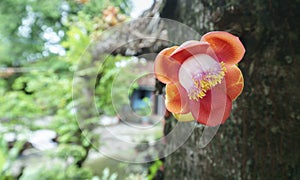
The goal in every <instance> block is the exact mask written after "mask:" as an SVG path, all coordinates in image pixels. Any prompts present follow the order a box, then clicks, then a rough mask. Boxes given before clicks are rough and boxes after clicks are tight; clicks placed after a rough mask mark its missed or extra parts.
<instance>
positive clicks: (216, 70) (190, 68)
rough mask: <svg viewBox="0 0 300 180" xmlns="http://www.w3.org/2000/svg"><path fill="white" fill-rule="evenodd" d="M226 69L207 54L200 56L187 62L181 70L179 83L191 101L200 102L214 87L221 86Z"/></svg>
mask: <svg viewBox="0 0 300 180" xmlns="http://www.w3.org/2000/svg"><path fill="white" fill-rule="evenodd" d="M225 72H226V68H225V64H224V63H223V62H221V63H219V62H217V61H216V60H214V59H213V58H212V57H210V56H208V55H206V54H200V55H196V56H194V57H192V58H191V59H188V60H186V61H185V62H184V63H183V64H182V67H181V68H180V70H179V82H180V83H181V85H182V86H183V87H184V88H185V89H186V91H187V92H188V95H189V98H190V99H191V100H196V101H198V100H199V99H201V98H203V97H204V96H205V95H206V92H207V91H208V90H209V89H211V88H212V87H214V86H216V85H217V84H220V83H221V81H222V79H223V78H224V76H225Z"/></svg>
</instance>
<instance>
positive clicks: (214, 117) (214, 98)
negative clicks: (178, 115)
mask: <svg viewBox="0 0 300 180" xmlns="http://www.w3.org/2000/svg"><path fill="white" fill-rule="evenodd" d="M223 87H224V88H225V84H224V83H223V85H222V84H221V85H217V86H215V87H214V88H212V89H211V90H209V91H207V94H206V95H205V96H204V97H203V98H202V99H200V100H198V101H195V100H190V107H191V112H192V114H193V117H194V118H195V119H196V120H197V121H198V122H199V123H201V124H204V125H207V126H217V125H220V124H223V123H224V122H225V121H226V120H227V118H228V117H229V115H230V111H231V107H232V101H231V100H230V98H229V97H228V96H227V95H226V93H225V92H224V90H223Z"/></svg>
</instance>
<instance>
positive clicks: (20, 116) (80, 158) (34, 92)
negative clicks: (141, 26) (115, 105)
mask: <svg viewBox="0 0 300 180" xmlns="http://www.w3.org/2000/svg"><path fill="white" fill-rule="evenodd" d="M110 5H114V6H120V9H121V11H122V12H123V13H126V12H128V10H129V6H128V3H127V2H126V1H124V0H118V1H114V2H111V1H107V0H91V1H90V2H88V3H85V4H82V3H79V2H78V1H75V0H66V1H62V0H53V1H38V0H15V1H10V0H2V1H0V12H1V13H0V19H1V23H0V54H1V57H0V62H1V64H0V75H1V73H2V70H4V71H5V67H12V69H13V73H12V74H11V75H9V76H7V77H5V78H1V79H0V96H1V98H0V114H1V116H0V127H1V128H0V133H1V134H7V133H10V132H13V133H14V134H16V135H20V134H21V133H24V132H25V131H26V132H27V131H28V132H31V131H35V130H39V129H41V128H43V129H45V128H46V129H51V130H53V131H55V132H56V133H57V138H56V140H57V141H58V147H57V148H56V149H55V150H53V151H50V152H47V153H46V152H45V153H43V157H45V158H51V159H53V160H55V161H56V160H57V161H58V163H56V162H55V163H53V162H52V161H51V162H49V163H50V164H51V166H47V163H48V162H46V163H41V164H40V166H38V167H36V166H34V165H32V167H31V166H26V167H25V169H24V171H23V175H22V176H21V177H20V179H23V180H29V179H91V178H92V177H93V176H92V173H91V171H90V169H88V168H83V167H82V164H83V162H84V161H85V159H86V158H87V155H88V153H89V151H90V149H91V147H92V145H91V143H93V145H94V146H98V145H99V140H98V138H99V137H98V136H99V135H96V134H95V133H94V132H93V131H92V130H93V128H94V127H95V126H94V124H95V123H96V122H97V121H98V114H95V113H93V112H91V111H89V110H88V111H85V112H83V113H81V112H78V111H77V109H78V108H83V109H89V108H88V107H89V106H88V103H89V102H88V101H87V100H86V96H78V97H77V96H74V97H73V96H72V95H73V92H74V94H76V93H79V94H80V93H81V92H80V91H81V90H82V89H80V88H78V89H76V88H75V89H74V88H73V84H72V83H73V80H74V79H75V78H74V73H75V72H76V73H79V78H80V82H84V83H86V84H87V85H88V86H89V85H90V84H91V82H90V81H87V80H85V79H84V78H85V77H88V78H91V77H90V76H91V74H97V73H98V71H99V69H98V67H100V64H99V63H101V62H99V61H97V62H93V59H92V57H91V54H90V53H89V52H88V51H86V48H87V47H88V46H89V44H90V43H91V42H92V41H93V38H94V37H96V36H97V35H98V34H99V33H101V32H102V31H103V30H104V29H101V27H103V26H101V24H99V23H102V21H99V19H101V16H102V10H103V9H105V8H107V6H110ZM99 27H100V28H99ZM47 33H48V34H47ZM49 34H52V35H51V36H50V37H46V35H49ZM53 39H56V40H53ZM51 47H56V48H57V47H58V48H59V49H60V51H61V52H62V53H61V54H60V53H59V52H57V51H56V52H55V51H53V50H51ZM59 54H60V55H62V56H59ZM82 59H84V60H83V61H79V60H82ZM124 59H126V58H124V57H122V56H116V57H114V56H112V57H111V58H110V62H109V63H105V68H111V67H113V66H114V65H115V62H117V61H120V60H124ZM107 62H108V61H107ZM93 63H96V64H93ZM105 68H104V69H102V70H101V73H103V75H105V76H106V80H105V78H104V80H103V81H101V83H99V84H98V85H97V87H96V89H97V90H98V89H100V91H97V93H98V94H97V95H101V98H99V99H97V100H99V102H100V103H102V104H105V103H108V102H109V95H110V92H109V91H107V87H105V88H106V90H104V89H103V87H101V88H102V89H101V88H99V86H100V84H101V86H102V85H107V84H109V81H110V80H111V79H112V78H113V76H114V74H115V73H116V70H117V68H116V67H113V68H112V69H105ZM110 71H112V72H110ZM109 74H110V75H109ZM75 80H76V79H75ZM83 88H84V87H83ZM86 90H89V89H86ZM77 91H78V92H77ZM102 97H103V99H102ZM108 104H109V103H108ZM76 108H77V109H76ZM100 108H102V107H100ZM108 108H111V107H108ZM104 111H110V110H109V109H105V110H104ZM75 113H77V115H78V116H79V117H81V118H83V119H84V122H83V124H79V123H78V121H77V119H76V114H75ZM84 113H86V114H84ZM45 116H47V117H48V116H49V117H51V119H52V120H51V122H46V123H45V125H41V124H40V122H39V123H37V122H38V121H43V120H44V117H45ZM16 125H18V126H17V127H16ZM26 138H27V137H26ZM26 138H25V139H24V140H20V139H16V142H14V144H13V146H12V147H10V148H8V142H6V141H5V140H4V139H3V138H2V136H1V137H0V143H1V144H0V145H1V146H0V173H1V174H0V177H1V178H3V177H5V178H7V179H9V178H15V177H12V176H11V168H12V165H13V164H14V162H15V160H16V159H17V158H18V157H19V155H20V153H22V151H21V150H22V149H23V148H24V147H25V146H24V143H25V142H26V141H28V139H26ZM9 143H11V142H9ZM70 160H71V161H70ZM52 163H53V164H52ZM105 172H106V171H105ZM108 174H109V172H108ZM105 177H106V178H107V179H116V177H117V176H116V174H112V175H109V176H107V174H106V175H105ZM1 178H0V179H1ZM1 180H2V179H1Z"/></svg>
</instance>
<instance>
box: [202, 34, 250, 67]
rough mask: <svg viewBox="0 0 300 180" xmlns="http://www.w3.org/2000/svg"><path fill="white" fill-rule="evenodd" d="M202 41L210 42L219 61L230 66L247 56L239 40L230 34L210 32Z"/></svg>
mask: <svg viewBox="0 0 300 180" xmlns="http://www.w3.org/2000/svg"><path fill="white" fill-rule="evenodd" d="M201 41H206V42H208V43H209V44H210V46H211V48H212V49H213V50H214V52H215V54H216V55H217V57H218V58H219V61H220V62H221V61H223V62H225V63H226V64H228V65H233V64H237V63H238V62H239V61H240V60H241V59H242V58H243V56H244V54H245V48H244V46H243V44H242V43H241V41H240V40H239V38H238V37H236V36H234V35H232V34H230V33H228V32H223V31H214V32H210V33H207V34H205V35H204V36H202V38H201Z"/></svg>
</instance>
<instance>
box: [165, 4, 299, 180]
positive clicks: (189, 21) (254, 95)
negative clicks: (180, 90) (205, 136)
mask: <svg viewBox="0 0 300 180" xmlns="http://www.w3.org/2000/svg"><path fill="white" fill-rule="evenodd" d="M299 7H300V1H299V0H294V1H286V0H285V1H284V0H278V1H270V0H254V1H247V0H246V1H245V0H232V1H227V0H221V1H220V0H210V1H206V0H166V1H165V3H164V7H163V8H162V10H161V16H162V17H165V18H170V19H174V20H177V21H180V22H182V23H184V24H186V25H188V26H190V27H192V28H194V29H195V30H197V31H198V32H199V33H200V34H204V33H205V32H208V31H211V30H222V31H228V32H231V33H232V34H235V35H236V36H238V37H240V39H241V41H242V42H243V44H244V45H245V48H246V55H245V57H244V59H243V60H242V61H241V63H240V64H239V67H240V69H241V70H242V72H243V75H244V79H245V87H244V91H243V93H242V94H241V96H240V97H239V98H238V99H237V101H236V102H235V103H234V104H233V107H234V108H233V111H232V113H231V116H230V119H229V120H227V122H226V123H225V124H224V125H221V126H220V128H219V131H218V132H217V135H216V136H215V137H214V139H213V140H212V141H211V142H210V144H209V145H208V146H206V147H205V148H200V147H199V145H198V144H199V139H200V138H199V137H200V136H201V133H202V129H201V128H196V129H195V130H194V132H193V133H192V135H191V136H190V138H189V139H188V140H187V142H186V143H185V144H184V145H183V146H182V147H180V148H179V149H178V150H177V151H176V152H174V153H173V154H171V155H170V156H168V157H166V158H165V164H164V167H165V169H164V173H165V174H164V176H165V179H297V177H298V178H299V177H300V153H299V149H300V144H299V143H300V128H299V127H300V126H299V125H300V110H299V107H300V94H299V90H298V88H299V87H300V86H299V81H300V80H299V78H300V77H299V71H300V69H299V61H300V59H299V57H300V49H299V32H300V29H299V27H300V23H299V22H300V21H299V20H298V19H297V17H300V11H299ZM175 123H176V122H175V120H168V121H166V126H168V127H170V126H172V125H173V126H174V124H175ZM168 129H170V128H168Z"/></svg>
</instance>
